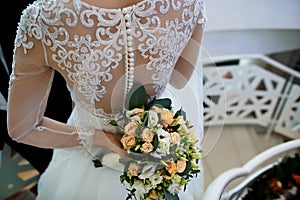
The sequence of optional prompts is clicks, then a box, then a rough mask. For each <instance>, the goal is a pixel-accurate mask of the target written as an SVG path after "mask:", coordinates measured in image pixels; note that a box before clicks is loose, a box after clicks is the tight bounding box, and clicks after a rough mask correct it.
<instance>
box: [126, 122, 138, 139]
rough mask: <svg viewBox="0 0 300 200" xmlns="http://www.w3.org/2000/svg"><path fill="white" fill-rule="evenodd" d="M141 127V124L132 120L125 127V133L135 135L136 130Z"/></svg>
mask: <svg viewBox="0 0 300 200" xmlns="http://www.w3.org/2000/svg"><path fill="white" fill-rule="evenodd" d="M138 127H139V125H138V124H137V123H136V122H130V123H129V124H127V125H126V126H125V128H124V134H125V135H132V136H135V133H136V130H137V128H138Z"/></svg>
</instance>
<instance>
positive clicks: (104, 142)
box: [94, 131, 127, 158]
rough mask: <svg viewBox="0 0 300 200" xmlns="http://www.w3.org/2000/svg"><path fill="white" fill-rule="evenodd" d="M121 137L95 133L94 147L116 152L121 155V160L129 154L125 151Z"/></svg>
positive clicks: (102, 132) (106, 133)
mask: <svg viewBox="0 0 300 200" xmlns="http://www.w3.org/2000/svg"><path fill="white" fill-rule="evenodd" d="M121 137H122V136H121V135H119V134H113V133H108V132H104V131H101V133H97V132H96V133H95V137H94V145H95V146H102V147H104V148H106V149H107V150H109V151H112V152H115V153H117V154H119V155H120V157H121V158H124V157H126V156H127V152H126V151H125V150H124V149H123V147H122V144H121Z"/></svg>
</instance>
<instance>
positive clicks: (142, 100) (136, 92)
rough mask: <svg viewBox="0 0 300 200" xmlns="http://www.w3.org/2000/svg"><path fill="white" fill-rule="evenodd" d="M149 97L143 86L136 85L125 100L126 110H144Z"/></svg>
mask: <svg viewBox="0 0 300 200" xmlns="http://www.w3.org/2000/svg"><path fill="white" fill-rule="evenodd" d="M147 101H148V95H147V93H146V89H145V87H144V86H143V85H142V84H134V85H133V86H132V88H131V89H130V90H129V92H128V94H127V96H126V99H125V108H126V109H128V110H132V109H134V108H144V107H145V106H146V105H147Z"/></svg>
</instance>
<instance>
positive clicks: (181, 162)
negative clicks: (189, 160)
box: [176, 160, 186, 173]
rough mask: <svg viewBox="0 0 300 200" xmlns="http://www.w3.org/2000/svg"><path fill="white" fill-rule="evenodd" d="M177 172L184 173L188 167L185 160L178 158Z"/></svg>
mask: <svg viewBox="0 0 300 200" xmlns="http://www.w3.org/2000/svg"><path fill="white" fill-rule="evenodd" d="M176 167H177V172H178V173H182V172H184V170H185V168H186V161H185V160H177V166H176Z"/></svg>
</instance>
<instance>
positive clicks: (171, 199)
mask: <svg viewBox="0 0 300 200" xmlns="http://www.w3.org/2000/svg"><path fill="white" fill-rule="evenodd" d="M164 194H165V197H166V200H179V197H178V195H173V194H171V193H170V192H168V190H166V189H164Z"/></svg>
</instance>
